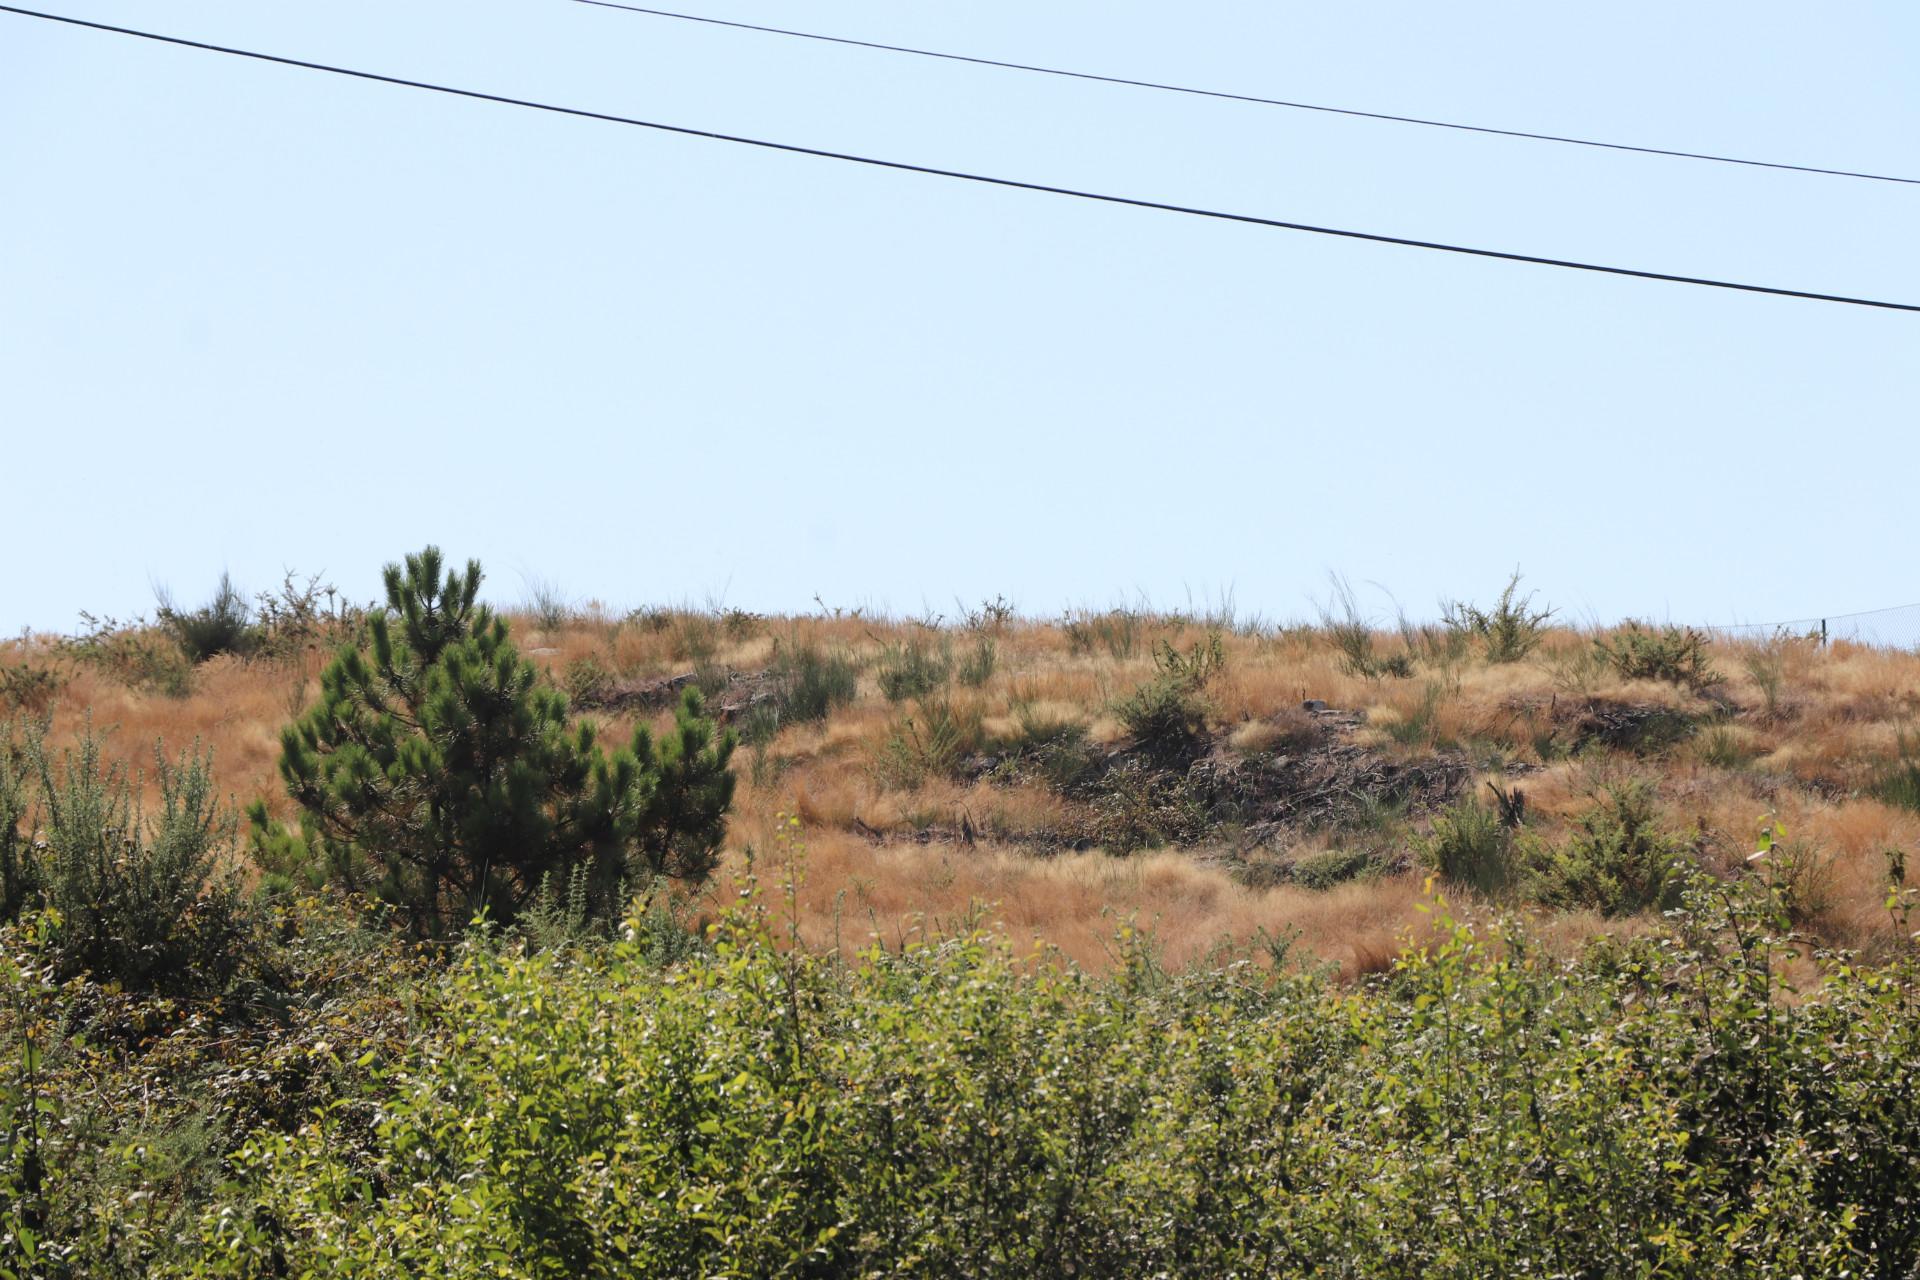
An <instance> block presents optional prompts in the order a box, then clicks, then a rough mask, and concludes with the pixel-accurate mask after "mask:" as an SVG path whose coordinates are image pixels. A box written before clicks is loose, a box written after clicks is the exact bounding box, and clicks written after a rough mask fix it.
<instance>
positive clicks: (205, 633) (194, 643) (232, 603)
mask: <svg viewBox="0 0 1920 1280" xmlns="http://www.w3.org/2000/svg"><path fill="white" fill-rule="evenodd" d="M155 595H156V597H157V604H158V607H157V608H156V610H155V616H156V617H157V618H158V619H159V621H160V625H161V626H162V627H164V628H166V630H167V631H169V632H170V633H172V635H173V639H174V642H175V643H176V644H178V645H179V646H180V652H181V653H182V654H184V655H185V656H186V659H187V661H188V662H192V663H201V662H205V661H206V660H207V659H209V658H212V657H216V656H218V655H220V654H223V653H232V654H239V655H241V656H243V657H244V656H245V655H247V654H249V653H252V652H253V651H254V650H255V649H256V648H258V647H259V644H260V631H259V628H258V627H257V626H255V624H254V612H253V605H252V603H251V602H250V601H249V600H248V598H247V593H246V592H244V591H242V590H240V589H239V588H238V587H236V586H234V585H233V579H232V578H231V577H230V576H229V575H228V574H226V573H224V572H223V573H222V574H221V575H220V585H219V587H217V588H216V589H215V590H214V593H213V599H211V600H209V601H207V603H205V604H203V605H201V606H200V607H199V608H197V609H179V608H175V607H174V604H173V599H172V597H171V596H170V595H168V593H167V591H166V589H165V588H164V587H162V588H160V589H159V590H158V591H156V592H155Z"/></svg>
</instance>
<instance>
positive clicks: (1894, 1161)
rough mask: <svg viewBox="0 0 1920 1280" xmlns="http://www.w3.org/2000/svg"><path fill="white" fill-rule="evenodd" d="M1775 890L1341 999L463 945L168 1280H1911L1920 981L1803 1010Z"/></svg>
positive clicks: (1291, 988) (738, 943)
mask: <svg viewBox="0 0 1920 1280" xmlns="http://www.w3.org/2000/svg"><path fill="white" fill-rule="evenodd" d="M1755 888H1756V887H1755V886H1754V885H1751V884H1738V885H1734V886H1731V887H1730V888H1728V889H1725V890H1722V891H1719V892H1715V893H1711V894H1709V893H1705V892H1690V893H1689V894H1688V895H1686V896H1685V897H1684V898H1683V902H1682V908H1681V910H1680V913H1679V914H1678V915H1677V916H1676V917H1675V920H1674V927H1673V929H1672V931H1671V932H1670V933H1668V934H1667V935H1665V936H1663V937H1660V938H1650V939H1634V940H1628V941H1621V942H1609V943H1602V944H1600V945H1599V946H1597V947H1596V949H1595V950H1594V951H1593V952H1592V953H1591V954H1590V956H1589V957H1587V958H1585V959H1584V960H1582V961H1580V962H1577V963H1572V964H1563V963H1556V962H1554V961H1551V960H1550V959H1548V958H1547V957H1546V956H1544V955H1542V954H1540V952H1539V951H1538V950H1537V948H1535V947H1534V946H1533V945H1532V943H1531V941H1530V940H1529V939H1528V938H1527V936H1526V935H1525V934H1524V933H1523V932H1521V931H1519V930H1518V929H1516V928H1500V929H1498V930H1496V931H1495V932H1494V933H1492V934H1491V935H1481V934H1478V933H1476V932H1475V931H1473V930H1471V929H1469V928H1467V927H1465V926H1462V925H1459V924H1457V923H1454V922H1451V921H1449V920H1448V919H1447V918H1446V916H1445V913H1444V909H1442V910H1441V912H1440V921H1439V924H1440V927H1439V929H1438V930H1437V933H1436V936H1435V937H1434V938H1433V939H1432V940H1430V941H1429V942H1428V943H1427V944H1425V945H1423V946H1421V947H1420V948H1417V949H1411V950H1409V951H1407V952H1406V953H1404V954H1403V955H1402V956H1401V957H1400V958H1399V960H1398V962H1397V963H1396V965H1395V966H1394V969H1393V971H1392V972H1391V973H1390V974H1388V975H1386V976H1385V978H1384V979H1383V980H1382V981H1381V982H1379V983H1377V984H1374V985H1371V986H1363V987H1359V988H1355V989H1345V988H1340V987H1335V986H1330V985H1328V983H1327V982H1326V981H1325V979H1324V978H1322V977H1319V976H1317V975H1315V974H1312V973H1303V972H1300V971H1298V970H1293V969H1277V968H1274V969H1270V968H1267V967H1264V966H1263V965H1260V964H1258V963H1256V962H1255V961H1254V960H1253V959H1252V958H1251V957H1241V958H1234V957H1229V958H1228V959H1227V961H1226V962H1225V963H1224V965H1223V966H1222V967H1218V968H1206V969H1202V970H1200V971H1197V972H1194V973H1192V974H1188V975H1176V974H1169V973H1168V972H1166V970H1165V969H1163V968H1162V967H1160V966H1159V965H1158V964H1157V963H1156V961H1155V959H1154V956H1153V954H1152V951H1151V949H1150V947H1148V946H1147V945H1145V944H1144V943H1143V942H1142V940H1141V939H1140V938H1139V937H1138V935H1135V934H1132V933H1131V932H1130V931H1123V932H1122V935H1121V938H1120V941H1119V943H1118V946H1117V951H1116V968H1115V973H1114V975H1113V976H1112V977H1111V978H1108V979H1096V978H1092V977H1090V976H1088V975H1085V974H1082V973H1079V972H1077V971H1075V970H1073V969H1072V968H1071V967H1070V966H1066V965H1064V964H1061V963H1058V962H1043V963H1039V964H1034V963H1031V962H1030V961H1027V960H1024V959H1023V958H1019V957H1016V956H1015V955H1014V954H1013V953H1012V952H1011V951H1010V950H1009V949H1008V948H1006V947H1005V946H1004V945H999V944H994V943H991V942H988V941H987V940H985V939H982V938H979V937H961V938H953V939H947V940H943V941H937V942H932V943H927V944H921V945H915V946H910V947H908V948H906V949H904V950H902V951H901V952H899V953H897V954H890V953H887V952H884V951H881V950H878V949H875V950H872V951H869V952H868V953H866V954H864V955H862V956H860V957H858V958H857V959H856V960H855V961H853V962H852V963H850V964H842V963H840V962H838V961H837V959H834V958H829V957H824V956H815V955H812V954H809V953H808V952H807V951H806V950H805V949H804V948H800V949H795V948H794V947H792V946H791V945H789V943H788V940H787V939H786V938H785V937H784V936H782V935H781V934H780V933H779V932H778V931H776V928H775V927H774V925H773V923H772V922H771V921H769V920H768V919H767V918H766V917H765V916H764V915H761V914H757V913H756V912H755V911H754V910H753V909H751V908H750V909H749V910H747V911H743V912H735V913H732V914H730V915H729V916H728V917H727V918H726V919H725V920H723V921H722V923H721V926H720V927H719V928H718V930H717V931H716V932H715V935H714V945H713V947H712V949H711V951H710V952H709V953H704V954H701V955H697V956H694V957H691V958H689V959H687V960H686V961H685V962H684V963H683V964H682V965H681V966H680V967H679V968H678V969H676V971H675V972H674V974H673V976H672V979H671V980H670V981H663V980H662V979H661V977H660V975H659V973H658V971H657V969H656V968H655V967H654V966H653V964H652V963H651V961H650V960H649V959H648V958H647V957H645V956H644V955H641V954H638V948H637V947H636V946H635V944H633V943H631V942H622V943H617V944H615V945H614V946H612V947H610V948H606V949H600V950H580V949H570V950H567V951H564V952H557V953H528V952H524V951H519V950H504V949H501V948H498V947H497V946H492V945H487V944H484V943H478V944H473V945H470V946H469V947H468V949H467V950H466V952H465V954H464V955H463V956H462V957H461V959H460V960H459V962H458V963H457V964H456V965H455V966H454V967H453V968H452V970H451V971H449V972H448V973H447V974H446V975H445V976H444V977H443V978H440V979H438V980H437V981H436V983H435V985H434V996H433V999H432V1000H431V1002H430V1004H431V1008H432V1013H431V1015H430V1020H429V1023H428V1025H427V1026H425V1027H424V1028H423V1031H422V1034H421V1035H420V1037H419V1039H418V1041H417V1043H416V1044H415V1045H414V1046H413V1047H412V1048H411V1050H410V1051H409V1052H408V1053H407V1054H406V1055H405V1056H404V1057H403V1058H402V1059H400V1060H398V1061H396V1062H394V1063H393V1064H392V1065H391V1067H390V1068H389V1069H387V1070H386V1071H385V1072H383V1073H382V1075H381V1077H380V1078H379V1080H378V1083H377V1085H376V1086H374V1087H372V1088H369V1089H368V1091H367V1095H366V1096H365V1097H364V1098H362V1099H354V1100H352V1101H353V1102H354V1104H355V1105H345V1104H344V1103H343V1104H341V1105H335V1106H333V1107H330V1108H327V1109H325V1110H322V1111H317V1112H315V1113H314V1114H313V1115H312V1117H311V1118H310V1119H309V1121H308V1122H307V1123H305V1124H302V1125H300V1126H298V1127H297V1128H294V1129H290V1130H286V1131H263V1132H261V1133H260V1134H259V1136H258V1137H257V1138H256V1139H255V1140H254V1142H253V1143H252V1144H250V1146H249V1147H248V1148H247V1149H246V1150H245V1151H244V1152H243V1153H241V1154H240V1155H239V1156H238V1158H237V1159H236V1161H235V1167H236V1170H237V1173H238V1181H237V1182H236V1183H235V1184H234V1185H233V1186H232V1187H230V1188H229V1189H228V1190H226V1191H224V1192H223V1193H221V1195H220V1197H219V1198H218V1199H217V1200H216V1201H215V1202H214V1203H212V1204H209V1205H208V1206H207V1208H206V1209H205V1211H204V1213H203V1215H202V1219H201V1221H202V1227H201V1231H200V1235H199V1239H198V1240H195V1241H192V1242H190V1244H189V1245H188V1246H187V1247H183V1248H182V1249H180V1250H179V1251H178V1252H177V1253H176V1254H175V1255H174V1256H173V1257H172V1258H171V1259H169V1260H168V1266H167V1267H166V1268H165V1270H163V1271H158V1272H156V1274H185V1275H192V1276H257V1275H265V1274H276V1273H278V1274H299V1275H310V1276H314V1277H349V1276H350V1277H354V1278H355V1280H383V1278H387V1277H393V1278H398V1277H415V1276H440V1277H449V1278H453V1277H468V1276H483V1275H484V1276H505V1277H523V1276H524V1277H547V1276H554V1277H559V1276H586V1275H591V1276H595V1277H607V1278H609V1280H618V1278H620V1277H629V1276H632V1277H639V1276H682V1275H685V1276H696V1275H743V1276H746V1275H750V1276H770V1275H820V1276H880V1275H902V1274H940V1275H951V1276H961V1277H975V1276H977V1277H986V1276H994V1277H1016V1278H1017V1277H1036V1278H1037V1277H1048V1278H1051V1277H1057V1276H1062V1275H1083V1276H1109V1275H1170V1276H1171V1275H1179V1276H1188V1275H1193V1276H1229V1275H1261V1276H1269V1275H1270V1276H1306V1275H1340V1276H1345V1277H1350V1278H1351V1280H1389V1278H1392V1280H1400V1278H1402V1277H1406V1276H1409V1275H1419V1276H1434V1277H1442V1278H1444V1280H1479V1278H1481V1277H1486V1276H1506V1275H1536V1274H1537V1275H1564V1276H1617V1275H1646V1276H1688V1277H1721V1276H1725V1277H1736V1276H1753V1275H1778V1276H1790V1275H1794V1274H1799V1275H1806V1276H1814V1275H1821V1276H1827V1275H1841V1274H1853V1275H1862V1276H1876V1277H1904V1276H1907V1275H1910V1274H1912V1272H1913V1269H1914V1267H1915V1265H1916V1263H1920V1206H1916V1204H1915V1203H1914V1201H1913V1197H1912V1195H1911V1188H1912V1187H1913V1186H1914V1185H1915V1184H1916V1181H1920V1108H1915V1107H1914V1106H1913V1105H1911V1100H1910V1083H1911V1078H1912V1073H1913V1072H1914V1071H1915V1070H1916V1069H1920V1019H1916V1018H1915V1017H1914V1016H1913V1014H1914V1000H1915V990H1916V988H1915V985H1914V983H1915V978H1916V975H1915V972H1914V970H1913V968H1912V966H1911V965H1910V964H1908V965H1905V966H1902V967H1897V968H1894V969H1889V970H1883V971H1865V970H1862V969H1859V968H1838V969H1836V970H1834V971H1833V972H1832V973H1831V975H1830V976H1829V978H1828V979H1827V980H1826V981H1825V982H1824V983H1822V984H1820V985H1819V986H1818V987H1817V988H1815V989H1812V990H1810V991H1808V992H1805V993H1803V994H1802V995H1801V997H1800V998H1797V999H1794V1000H1786V999H1784V998H1782V995H1783V993H1782V992H1781V990H1780V987H1779V978H1778V977H1777V972H1778V971H1779V969H1780V968H1781V967H1782V966H1781V965H1780V958H1781V957H1782V956H1783V955H1785V954H1787V953H1788V943H1787V942H1786V941H1785V939H1784V938H1783V937H1782V936H1781V935H1779V934H1778V933H1777V932H1776V931H1775V929H1774V927H1773V926H1772V924H1771V923H1770V921H1771V918H1772V915H1771V908H1770V907H1769V905H1768V904H1767V903H1766V901H1765V900H1764V897H1763V896H1761V895H1759V894H1758V893H1757V892H1755ZM375 1098H377V1099H378V1116H379V1119H378V1122H377V1124H375V1125H372V1126H369V1125H367V1124H366V1123H365V1122H364V1121H363V1120H362V1118H361V1117H362V1116H363V1115H364V1114H365V1110H366V1107H367V1105H368V1104H370V1103H371V1102H372V1101H373V1099H375Z"/></svg>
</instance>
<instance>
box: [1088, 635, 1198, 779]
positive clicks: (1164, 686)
mask: <svg viewBox="0 0 1920 1280" xmlns="http://www.w3.org/2000/svg"><path fill="white" fill-rule="evenodd" d="M1153 665H1154V668H1155V674H1154V676H1153V678H1152V679H1150V680H1148V681H1147V682H1146V683H1145V684H1143V685H1141V686H1140V687H1139V688H1137V689H1135V690H1134V691H1133V692H1132V693H1130V694H1128V695H1127V696H1126V697H1124V698H1122V699H1121V700H1120V701H1118V702H1117V703H1115V704H1114V707H1113V712H1114V714H1115V715H1116V716H1118V717H1119V719H1120V723H1121V724H1122V725H1123V726H1124V727H1125V728H1126V731H1127V732H1128V733H1129V734H1131V735H1132V736H1133V739H1134V741H1135V743H1136V744H1137V745H1138V746H1139V747H1140V748H1141V749H1142V750H1144V751H1146V752H1148V753H1149V754H1151V755H1156V756H1162V757H1178V756H1182V755H1186V754H1189V753H1191V752H1192V751H1193V749H1194V748H1195V746H1196V744H1198V743H1199V741H1200V740H1201V738H1202V736H1203V735H1204V734H1205V732H1206V727H1207V711H1208V708H1207V702H1206V698H1205V689H1206V686H1207V683H1208V681H1210V680H1212V679H1213V678H1214V677H1215V676H1217V675H1218V674H1219V673H1220V672H1221V671H1222V670H1223V669H1224V668H1225V666H1226V655H1225V651H1224V650H1223V648H1222V646H1221V640H1220V633H1219V632H1217V631H1215V632H1211V633H1209V634H1208V636H1207V638H1206V639H1205V640H1203V641H1200V642H1198V643H1196V644H1195V645H1194V646H1193V647H1192V649H1190V650H1189V651H1188V652H1187V653H1184V654H1183V653H1181V652H1180V651H1179V650H1177V649H1175V648H1174V647H1173V645H1172V644H1170V643H1168V642H1167V641H1165V640H1162V641H1161V642H1160V643H1159V645H1158V646H1157V647H1156V648H1155V650H1154V654H1153Z"/></svg>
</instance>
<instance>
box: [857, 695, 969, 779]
mask: <svg viewBox="0 0 1920 1280" xmlns="http://www.w3.org/2000/svg"><path fill="white" fill-rule="evenodd" d="M985 740H986V731H985V729H984V728H983V725H982V718H981V713H980V708H979V707H978V706H976V705H974V704H972V703H964V702H956V701H954V700H953V699H951V698H931V699H927V700H924V701H922V702H920V703H918V704H917V705H916V706H915V708H914V712H913V714H912V715H907V716H902V717H900V718H899V719H898V720H896V721H894V722H893V725H892V726H891V727H890V729H889V730H888V732H887V736H886V738H885V740H883V741H882V742H881V744H880V747H879V750H878V752H877V754H876V755H875V758H874V769H875V772H876V774H877V775H878V777H879V779H880V781H881V784H882V785H883V786H889V787H896V788H899V789H900V790H903V791H911V790H913V789H914V788H916V787H919V786H922V785H924V784H925V783H927V782H929V781H931V780H933V779H936V778H951V777H954V776H956V775H957V774H958V773H959V771H960V766H961V765H962V764H963V763H964V762H965V761H966V760H967V759H968V758H969V757H970V756H973V755H975V754H977V753H978V752H979V750H980V748H981V746H982V744H983V743H984V742H985Z"/></svg>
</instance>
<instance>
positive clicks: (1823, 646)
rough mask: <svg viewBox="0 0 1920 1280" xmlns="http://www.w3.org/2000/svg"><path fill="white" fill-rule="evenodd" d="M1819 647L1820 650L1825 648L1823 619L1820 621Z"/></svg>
mask: <svg viewBox="0 0 1920 1280" xmlns="http://www.w3.org/2000/svg"><path fill="white" fill-rule="evenodd" d="M1820 647H1821V648H1822V649H1824V648H1826V647H1827V620H1826V619H1825V618H1822V619H1820Z"/></svg>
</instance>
